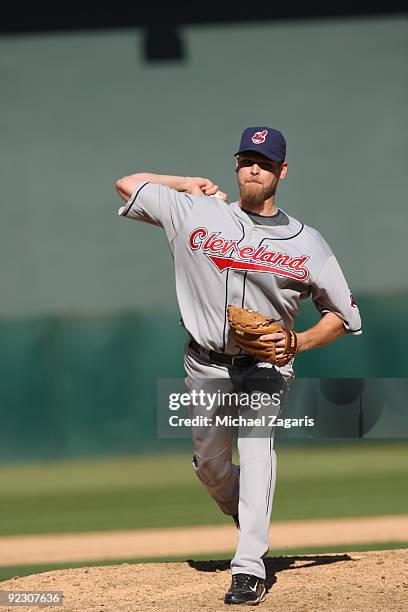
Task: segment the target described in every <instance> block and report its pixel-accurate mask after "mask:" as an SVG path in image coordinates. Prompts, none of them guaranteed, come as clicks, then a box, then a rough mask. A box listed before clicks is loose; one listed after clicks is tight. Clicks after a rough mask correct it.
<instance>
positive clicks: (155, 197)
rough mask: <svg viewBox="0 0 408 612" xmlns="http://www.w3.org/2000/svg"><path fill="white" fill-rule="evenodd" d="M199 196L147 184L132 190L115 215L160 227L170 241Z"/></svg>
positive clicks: (154, 184) (163, 186)
mask: <svg viewBox="0 0 408 612" xmlns="http://www.w3.org/2000/svg"><path fill="white" fill-rule="evenodd" d="M199 197H200V196H194V195H190V194H187V193H180V192H178V191H176V190H175V189H170V188H169V187H166V186H165V185H158V184H156V183H147V182H146V183H142V184H141V185H139V186H138V187H137V189H135V191H134V192H133V193H132V195H131V196H130V198H129V200H128V201H127V202H126V204H125V205H124V206H121V207H120V208H119V210H118V215H119V216H121V217H126V218H127V219H132V220H134V221H143V222H144V223H150V224H151V225H157V226H159V227H162V228H163V229H164V231H165V232H166V236H167V239H168V241H169V242H171V241H172V240H173V239H174V238H175V236H176V235H177V234H178V232H179V230H180V228H181V226H182V225H183V222H184V220H185V218H186V217H187V215H188V213H189V212H190V210H191V208H192V207H193V204H194V200H195V199H197V198H199Z"/></svg>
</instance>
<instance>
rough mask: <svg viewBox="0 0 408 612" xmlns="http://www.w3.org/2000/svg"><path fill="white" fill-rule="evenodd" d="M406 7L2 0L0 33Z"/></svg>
mask: <svg viewBox="0 0 408 612" xmlns="http://www.w3.org/2000/svg"><path fill="white" fill-rule="evenodd" d="M404 10H405V6H403V5H402V3H400V2H397V1H396V0H393V1H392V2H388V3H387V4H386V5H385V4H384V5H383V6H381V5H378V6H370V5H369V4H368V5H367V3H364V2H354V3H353V5H352V6H348V7H347V6H345V5H344V3H340V2H337V3H326V4H325V5H324V6H323V5H321V6H317V7H315V8H313V7H310V6H287V5H279V4H276V3H274V4H267V3H263V4H259V5H257V8H256V11H254V10H253V7H252V5H250V4H248V3H243V4H237V5H235V6H234V9H233V11H231V8H230V7H229V6H227V4H225V5H223V4H222V3H219V2H218V3H215V2H214V3H212V2H210V3H208V2H206V3H203V4H200V5H195V4H194V3H191V2H177V3H175V4H174V3H167V4H166V3H162V4H161V5H160V8H159V9H158V7H157V5H156V4H152V3H150V4H149V3H129V2H125V1H124V0H122V1H119V2H115V3H114V4H112V3H107V2H106V3H104V2H98V3H96V2H87V3H84V4H81V5H80V6H75V4H72V3H65V4H64V3H46V4H44V5H42V4H38V3H29V2H27V3H25V5H24V3H23V5H22V4H21V3H6V4H5V5H4V7H3V8H2V18H1V22H0V33H3V34H7V33H10V34H11V33H12V34H15V33H27V32H32V33H34V32H39V33H41V32H55V31H70V30H71V31H72V30H97V29H106V28H132V27H138V28H139V27H146V28H150V27H152V26H154V25H159V26H164V25H166V24H168V23H170V24H174V25H175V26H183V25H192V24H211V25H217V24H228V23H232V24H239V23H251V22H252V23H254V22H257V23H260V22H265V21H279V20H292V19H297V20H299V19H318V18H329V19H335V18H340V17H364V16H370V15H373V16H374V15H379V16H380V15H383V16H385V15H392V14H401V15H403V14H404Z"/></svg>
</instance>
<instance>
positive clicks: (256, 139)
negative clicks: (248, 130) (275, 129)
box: [251, 130, 268, 144]
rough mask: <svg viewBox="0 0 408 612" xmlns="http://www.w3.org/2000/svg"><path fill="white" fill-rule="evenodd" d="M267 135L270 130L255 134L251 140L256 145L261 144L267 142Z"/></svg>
mask: <svg viewBox="0 0 408 612" xmlns="http://www.w3.org/2000/svg"><path fill="white" fill-rule="evenodd" d="M267 134H268V130H262V132H255V134H254V135H253V136H252V138H251V140H252V142H253V143H254V144H261V143H262V142H265V140H266V136H267Z"/></svg>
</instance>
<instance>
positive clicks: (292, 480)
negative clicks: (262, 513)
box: [0, 441, 408, 540]
mask: <svg viewBox="0 0 408 612" xmlns="http://www.w3.org/2000/svg"><path fill="white" fill-rule="evenodd" d="M407 485H408V442H407V441H395V442H372V441H353V442H350V443H348V444H343V443H342V444H340V443H333V442H331V443H330V444H329V443H328V444H326V445H322V446H319V447H316V446H315V445H311V444H304V445H301V446H300V445H297V446H290V447H288V446H281V447H280V448H279V449H278V481H277V488H276V494H275V501H274V508H273V518H275V519H277V520H292V519H303V518H305V519H306V518H326V517H327V518H328V517H346V516H364V515H367V516H368V515H371V516H372V515H381V514H398V513H407V512H408V486H407ZM227 521H229V519H228V517H226V516H224V515H223V514H222V513H221V512H220V511H219V510H218V507H217V506H216V504H215V503H214V502H213V501H212V500H211V498H210V497H209V496H208V494H207V492H206V491H205V489H204V487H203V486H202V484H201V483H200V482H199V481H198V479H197V478H196V476H195V474H194V471H193V469H192V467H191V457H190V455H185V454H184V455H156V456H142V457H122V458H110V459H103V460H87V461H84V460H82V461H70V462H58V463H43V464H35V465H34V464H33V465H27V466H22V465H20V466H2V467H1V468H0V534H1V535H12V534H29V533H52V532H54V533H56V532H69V531H89V530H92V531H94V530H106V529H128V528H138V529H140V528H145V527H168V526H181V525H199V524H208V523H223V522H227ZM403 539H404V538H403V534H401V540H403Z"/></svg>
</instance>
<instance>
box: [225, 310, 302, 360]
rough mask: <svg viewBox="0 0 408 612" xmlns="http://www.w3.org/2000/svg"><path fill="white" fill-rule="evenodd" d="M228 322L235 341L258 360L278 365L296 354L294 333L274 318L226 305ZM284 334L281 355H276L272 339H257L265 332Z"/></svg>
mask: <svg viewBox="0 0 408 612" xmlns="http://www.w3.org/2000/svg"><path fill="white" fill-rule="evenodd" d="M227 314H228V323H229V325H230V328H231V331H232V334H233V336H234V338H235V340H236V343H237V344H238V346H239V347H240V348H242V350H243V351H245V353H249V354H250V355H254V356H255V357H256V358H257V359H259V361H269V362H270V363H273V364H275V365H277V366H279V367H282V366H284V365H286V364H287V363H289V361H290V360H291V359H293V357H294V356H295V354H296V350H297V339H296V334H295V332H293V331H290V330H289V329H286V328H284V327H282V326H281V325H279V323H276V321H275V319H272V318H270V317H267V316H265V315H263V314H261V313H260V312H257V311H256V310H250V309H249V308H240V307H239V306H231V305H230V306H228V308H227ZM277 332H283V333H284V334H285V339H286V344H285V350H284V353H283V355H280V356H279V357H276V354H275V349H276V346H275V342H274V341H273V340H259V338H260V337H261V336H264V335H265V334H276V333H277Z"/></svg>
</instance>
